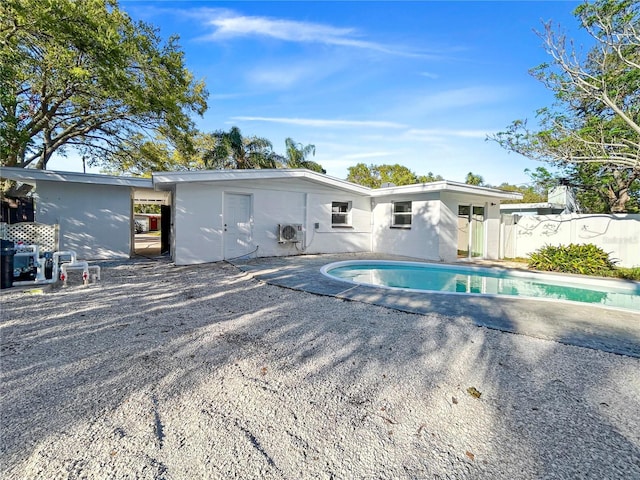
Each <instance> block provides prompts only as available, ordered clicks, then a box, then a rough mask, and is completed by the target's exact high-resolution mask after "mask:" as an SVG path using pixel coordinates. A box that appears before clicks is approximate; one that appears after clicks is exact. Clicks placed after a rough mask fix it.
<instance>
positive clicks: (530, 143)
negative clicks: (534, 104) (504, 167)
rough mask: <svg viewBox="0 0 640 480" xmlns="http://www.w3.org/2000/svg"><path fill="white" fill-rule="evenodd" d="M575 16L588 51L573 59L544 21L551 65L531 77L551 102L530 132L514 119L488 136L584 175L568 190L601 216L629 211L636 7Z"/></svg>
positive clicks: (624, 0) (637, 70)
mask: <svg viewBox="0 0 640 480" xmlns="http://www.w3.org/2000/svg"><path fill="white" fill-rule="evenodd" d="M575 15H576V17H577V18H578V20H579V21H580V24H581V26H582V27H583V28H584V29H585V30H586V31H587V32H588V33H589V34H590V36H591V38H593V40H594V45H595V46H594V47H593V48H592V49H591V50H590V51H589V52H588V53H587V54H586V55H581V54H580V52H578V51H577V50H576V49H575V48H574V46H573V43H572V42H570V41H569V40H568V39H567V38H566V37H565V36H564V35H563V34H561V33H557V31H556V29H555V28H554V26H553V25H552V24H551V23H548V24H545V26H544V31H543V32H542V33H540V36H541V38H542V39H543V40H544V45H545V49H546V51H547V53H548V54H549V55H550V57H551V61H550V62H549V63H545V64H543V65H540V66H538V67H537V68H534V69H533V70H532V71H531V73H532V75H534V76H535V77H536V78H537V79H539V80H540V81H541V82H542V83H543V84H544V85H545V86H546V87H547V88H549V89H550V90H552V91H553V92H555V96H556V102H555V103H554V105H552V106H550V107H548V108H543V109H541V110H539V111H538V120H539V121H538V126H537V127H536V128H530V127H529V126H528V124H527V121H523V120H518V121H515V122H513V124H512V125H511V126H510V127H509V128H508V129H507V130H506V131H505V132H500V133H498V134H496V135H495V136H493V137H491V138H492V139H493V140H496V141H498V143H499V144H500V145H502V146H503V147H504V148H506V149H508V150H511V151H514V152H517V153H520V154H522V155H525V156H527V157H529V158H532V159H535V160H542V161H546V162H550V163H554V164H556V165H557V166H558V167H560V169H561V170H562V169H568V170H569V172H570V173H572V175H573V176H574V177H575V178H578V177H582V178H583V180H584V175H585V174H588V173H589V172H591V174H593V176H594V177H593V178H592V179H591V180H592V181H591V182H584V181H582V182H576V186H577V187H578V188H583V189H584V188H588V189H590V190H591V193H592V194H593V193H595V192H596V191H597V192H600V193H598V195H599V197H600V198H601V199H602V200H603V201H604V202H605V203H604V205H603V207H602V210H603V211H608V212H614V213H616V212H625V211H628V210H629V208H630V207H631V208H632V209H633V207H634V205H633V202H634V198H633V194H632V193H633V191H634V189H635V188H637V187H635V185H636V184H637V182H638V180H639V179H640V4H639V3H638V2H636V1H633V0H597V1H595V2H593V3H588V2H586V3H584V4H582V5H581V6H579V7H578V8H577V9H576V10H575ZM587 164H589V165H588V166H587ZM594 189H595V190H594Z"/></svg>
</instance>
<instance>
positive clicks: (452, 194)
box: [2, 168, 520, 265]
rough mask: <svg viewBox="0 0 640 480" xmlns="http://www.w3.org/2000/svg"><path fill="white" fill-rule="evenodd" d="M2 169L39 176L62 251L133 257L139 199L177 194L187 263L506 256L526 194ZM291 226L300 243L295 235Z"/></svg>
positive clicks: (268, 177) (266, 176) (323, 180)
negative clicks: (502, 245) (505, 212)
mask: <svg viewBox="0 0 640 480" xmlns="http://www.w3.org/2000/svg"><path fill="white" fill-rule="evenodd" d="M2 176H3V177H5V178H12V179H15V180H18V181H22V182H26V183H32V184H35V185H36V194H37V197H36V204H37V207H36V221H38V222H41V223H58V224H59V225H60V237H61V239H62V243H61V248H62V246H64V248H68V249H74V250H76V251H77V252H78V253H79V257H80V258H86V259H100V258H122V257H128V256H130V255H132V254H133V233H132V232H133V218H134V216H133V204H134V202H135V201H136V198H139V197H143V198H147V197H152V196H154V195H155V196H159V197H160V198H162V199H167V200H166V203H168V204H170V205H171V215H170V219H169V220H170V222H166V221H165V220H163V222H165V223H170V235H169V242H170V249H169V250H170V252H171V257H172V259H173V261H174V262H175V263H176V264H178V265H189V264H197V263H207V262H215V261H220V260H224V259H233V258H236V257H241V256H247V255H252V256H260V257H266V256H285V255H296V254H304V253H307V254H319V253H355V252H378V253H393V254H398V255H405V256H409V257H414V258H421V259H427V260H435V261H438V260H442V261H454V260H456V259H457V258H459V257H460V256H461V255H462V256H467V255H468V256H478V257H485V258H498V255H499V234H500V214H499V204H500V201H501V200H509V199H518V198H520V195H519V194H515V193H512V192H504V191H500V190H496V189H491V188H485V187H475V186H471V185H466V184H461V183H456V182H447V181H443V182H434V183H427V184H418V185H408V186H402V187H387V188H381V189H370V188H367V187H363V186H360V185H356V184H353V183H350V182H347V181H344V180H340V179H337V178H333V177H330V176H327V175H323V174H319V173H316V172H312V171H309V170H299V169H277V170H227V171H195V172H163V173H154V174H153V176H152V178H151V179H142V178H131V177H112V176H105V175H86V174H80V173H62V172H50V171H35V170H27V169H15V168H3V169H2ZM287 227H288V228H289V229H290V230H288V231H287V230H285V231H283V230H282V229H283V228H287ZM288 232H294V237H295V238H293V240H295V241H288V240H290V239H288V238H284V237H283V233H288ZM80 252H82V255H80Z"/></svg>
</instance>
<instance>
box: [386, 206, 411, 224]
mask: <svg viewBox="0 0 640 480" xmlns="http://www.w3.org/2000/svg"><path fill="white" fill-rule="evenodd" d="M391 226H392V227H401V228H411V202H393V215H392V216H391Z"/></svg>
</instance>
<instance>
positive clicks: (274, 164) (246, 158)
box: [204, 127, 282, 169]
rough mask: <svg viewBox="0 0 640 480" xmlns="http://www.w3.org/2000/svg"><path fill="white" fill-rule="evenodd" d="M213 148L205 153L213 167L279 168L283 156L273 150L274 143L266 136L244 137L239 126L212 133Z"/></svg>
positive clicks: (210, 165)
mask: <svg viewBox="0 0 640 480" xmlns="http://www.w3.org/2000/svg"><path fill="white" fill-rule="evenodd" d="M211 137H212V138H213V140H214V146H213V148H212V149H210V150H209V151H207V152H206V153H205V154H204V162H205V165H206V167H207V168H211V169H227V168H228V169H253V168H278V167H280V165H281V164H282V157H281V156H280V155H278V154H276V153H275V152H274V151H273V145H272V144H271V142H270V141H269V140H267V139H266V138H261V137H255V136H254V137H247V138H245V137H243V136H242V133H241V132H240V129H239V128H238V127H231V129H230V130H229V131H228V132H224V131H221V130H219V131H217V132H214V133H212V134H211Z"/></svg>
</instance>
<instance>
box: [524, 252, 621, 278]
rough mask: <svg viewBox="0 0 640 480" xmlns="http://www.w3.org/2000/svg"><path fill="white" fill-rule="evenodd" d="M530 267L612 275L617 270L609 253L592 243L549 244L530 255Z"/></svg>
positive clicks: (584, 273)
mask: <svg viewBox="0 0 640 480" xmlns="http://www.w3.org/2000/svg"><path fill="white" fill-rule="evenodd" d="M529 268H533V269H535V270H543V271H549V272H562V273H578V274H581V275H601V276H607V275H611V274H612V272H613V271H614V270H615V266H614V262H613V261H612V260H611V259H610V258H609V254H608V253H606V252H604V251H603V250H602V249H601V248H599V247H597V246H595V245H592V244H586V245H578V244H570V245H560V246H553V245H547V246H545V247H542V248H540V249H538V250H536V251H535V252H534V253H532V254H531V255H530V256H529Z"/></svg>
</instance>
